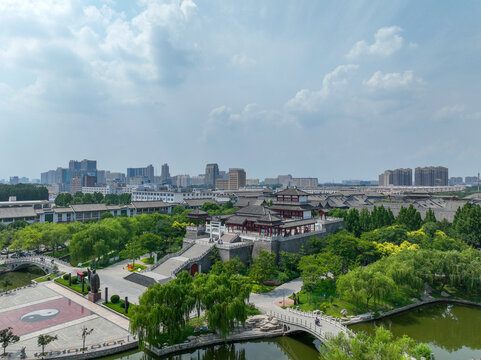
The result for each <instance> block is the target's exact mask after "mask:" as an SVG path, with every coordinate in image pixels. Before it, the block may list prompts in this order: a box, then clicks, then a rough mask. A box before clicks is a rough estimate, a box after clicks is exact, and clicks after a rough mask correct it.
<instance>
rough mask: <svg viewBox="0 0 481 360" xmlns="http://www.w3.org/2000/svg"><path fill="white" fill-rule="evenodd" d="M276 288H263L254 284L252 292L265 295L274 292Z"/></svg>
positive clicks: (265, 286) (266, 286)
mask: <svg viewBox="0 0 481 360" xmlns="http://www.w3.org/2000/svg"><path fill="white" fill-rule="evenodd" d="M276 287H277V286H268V285H264V286H263V287H261V286H260V285H258V284H252V291H251V292H253V293H256V294H263V293H266V292H269V291H271V290H274V289H275V288H276Z"/></svg>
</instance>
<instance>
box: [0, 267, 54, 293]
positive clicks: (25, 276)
mask: <svg viewBox="0 0 481 360" xmlns="http://www.w3.org/2000/svg"><path fill="white" fill-rule="evenodd" d="M43 275H45V273H44V272H43V271H42V270H41V269H40V268H38V267H36V266H29V267H26V268H23V269H19V270H17V271H9V272H5V273H1V274H0V289H2V290H4V282H5V280H8V281H10V283H11V284H12V285H9V287H8V289H9V290H11V289H15V288H17V287H21V286H26V285H28V284H30V282H31V280H33V279H36V278H38V277H40V276H43Z"/></svg>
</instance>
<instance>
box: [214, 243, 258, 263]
mask: <svg viewBox="0 0 481 360" xmlns="http://www.w3.org/2000/svg"><path fill="white" fill-rule="evenodd" d="M253 247H254V244H253V243H252V242H249V243H246V244H245V246H235V247H232V248H227V247H223V246H222V245H221V246H219V247H218V249H219V256H220V259H221V260H222V261H223V262H226V261H228V260H230V259H235V258H236V257H237V258H239V261H241V262H243V263H244V264H247V263H248V262H249V261H250V258H251V256H252V249H253Z"/></svg>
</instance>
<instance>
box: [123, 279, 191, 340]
mask: <svg viewBox="0 0 481 360" xmlns="http://www.w3.org/2000/svg"><path fill="white" fill-rule="evenodd" d="M192 282H193V280H192V277H191V276H190V275H189V274H188V273H187V272H186V271H183V272H181V273H180V274H178V275H177V278H175V279H173V280H171V281H169V282H168V283H166V284H163V285H162V284H159V283H157V284H155V285H153V286H151V287H149V288H148V289H147V291H146V292H144V293H143V294H142V295H141V296H140V299H139V305H138V306H136V307H135V308H133V309H132V311H131V315H130V328H131V331H132V332H133V333H134V334H137V335H138V338H139V344H140V345H141V346H143V345H145V343H149V344H157V343H158V341H159V338H160V336H161V334H162V331H165V333H166V334H167V336H168V338H169V341H170V342H171V343H173V342H174V341H175V340H176V339H177V338H178V337H179V336H180V334H181V333H182V330H183V329H184V328H185V324H186V321H187V320H188V318H189V314H190V312H191V311H192V310H194V308H195V296H194V291H193V284H192Z"/></svg>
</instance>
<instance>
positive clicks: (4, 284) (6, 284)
mask: <svg viewBox="0 0 481 360" xmlns="http://www.w3.org/2000/svg"><path fill="white" fill-rule="evenodd" d="M12 285H13V283H12V282H11V281H10V280H9V279H5V280H3V290H4V291H5V292H6V293H8V287H9V286H12Z"/></svg>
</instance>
